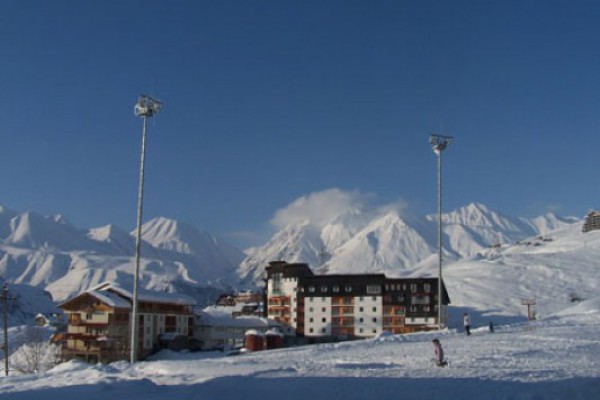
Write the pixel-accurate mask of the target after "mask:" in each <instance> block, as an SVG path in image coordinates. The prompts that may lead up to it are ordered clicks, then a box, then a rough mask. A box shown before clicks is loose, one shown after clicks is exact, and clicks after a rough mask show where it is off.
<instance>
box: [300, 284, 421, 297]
mask: <svg viewBox="0 0 600 400" xmlns="http://www.w3.org/2000/svg"><path fill="white" fill-rule="evenodd" d="M384 287H385V290H386V291H406V290H407V289H408V288H409V287H410V291H411V293H416V292H418V291H419V285H418V284H417V283H411V284H410V285H408V284H406V283H402V284H400V283H386V284H385V286H384ZM343 289H344V292H346V293H352V291H353V287H352V285H345V286H344V287H343ZM319 290H320V292H321V293H327V292H328V291H329V286H327V285H321V286H320V287H319ZM340 290H341V287H340V285H333V286H332V288H331V291H332V292H333V293H339V292H340ZM316 291H317V287H316V286H314V285H311V286H309V287H308V292H309V293H315V292H316ZM366 291H367V294H381V285H367V288H366ZM423 291H424V292H425V293H430V292H431V284H430V283H424V284H423Z"/></svg>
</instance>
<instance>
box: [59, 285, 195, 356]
mask: <svg viewBox="0 0 600 400" xmlns="http://www.w3.org/2000/svg"><path fill="white" fill-rule="evenodd" d="M132 298H133V296H132V294H131V293H130V292H129V291H127V290H125V289H123V288H121V287H119V286H118V285H116V284H111V283H104V284H101V285H98V286H96V287H94V288H92V289H90V290H87V291H85V292H83V293H80V294H78V295H77V296H75V297H73V298H71V299H69V300H67V301H65V302H64V303H62V304H60V305H59V307H60V308H62V309H63V311H64V312H65V314H66V316H67V332H66V334H65V336H64V340H63V358H64V359H66V360H69V359H73V358H80V359H83V360H85V361H88V362H103V363H109V362H113V361H117V360H126V359H128V357H129V352H130V350H129V348H130V347H129V346H130V343H129V342H130V337H131V334H130V332H131V309H132ZM194 305H195V301H194V300H193V299H191V298H190V297H188V296H183V295H178V294H170V293H159V292H150V291H145V290H140V291H139V293H138V312H139V315H138V318H139V324H138V327H139V330H138V346H139V347H138V357H139V358H140V359H143V358H145V357H146V356H148V355H150V354H151V353H152V352H154V351H156V350H157V348H158V347H159V338H160V335H161V334H164V333H174V334H177V335H181V336H185V337H192V336H193V326H194V318H193V313H192V307H193V306H194Z"/></svg>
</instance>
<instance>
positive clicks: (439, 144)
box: [429, 134, 453, 330]
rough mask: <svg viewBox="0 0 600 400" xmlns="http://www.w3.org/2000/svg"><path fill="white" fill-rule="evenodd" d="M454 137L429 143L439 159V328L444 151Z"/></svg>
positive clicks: (437, 138)
mask: <svg viewBox="0 0 600 400" xmlns="http://www.w3.org/2000/svg"><path fill="white" fill-rule="evenodd" d="M452 139H453V138H452V137H450V136H442V135H435V134H432V135H431V136H430V137H429V143H430V144H431V145H432V146H433V152H434V153H435V154H437V159H438V329H439V330H441V329H442V326H443V324H442V151H444V150H445V149H446V147H448V145H449V144H450V142H452Z"/></svg>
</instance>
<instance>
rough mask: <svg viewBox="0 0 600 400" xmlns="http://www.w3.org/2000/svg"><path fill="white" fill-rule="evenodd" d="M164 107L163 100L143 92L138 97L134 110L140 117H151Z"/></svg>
mask: <svg viewBox="0 0 600 400" xmlns="http://www.w3.org/2000/svg"><path fill="white" fill-rule="evenodd" d="M161 109H162V102H161V101H159V100H156V99H154V98H152V97H150V96H147V95H145V94H141V95H140V97H139V98H138V101H137V103H136V104H135V107H134V108H133V112H134V113H135V115H137V116H138V117H151V116H153V115H154V114H158V112H159V111H160V110H161Z"/></svg>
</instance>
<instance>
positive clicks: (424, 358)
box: [0, 298, 600, 400]
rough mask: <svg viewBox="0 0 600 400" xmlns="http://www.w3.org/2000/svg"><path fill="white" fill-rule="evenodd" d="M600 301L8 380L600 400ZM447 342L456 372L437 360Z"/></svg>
mask: <svg viewBox="0 0 600 400" xmlns="http://www.w3.org/2000/svg"><path fill="white" fill-rule="evenodd" d="M599 329H600V298H595V299H591V300H588V301H585V302H582V303H579V304H578V305H576V306H574V307H571V308H569V309H567V310H564V311H562V312H560V313H558V314H556V315H553V316H549V317H547V318H545V319H543V320H540V321H537V322H535V323H532V324H531V325H528V324H527V323H524V324H512V325H504V326H497V327H496V332H495V333H489V332H488V329H487V326H484V327H478V326H474V329H473V334H472V335H471V336H469V337H467V336H465V335H464V334H463V333H462V332H459V331H456V330H451V331H446V332H441V333H438V332H436V333H419V334H412V335H384V336H381V337H378V338H375V339H371V340H364V341H356V342H344V343H334V344H322V345H314V346H305V347H297V348H289V349H281V350H271V351H266V352H257V353H246V354H242V355H239V356H230V357H227V356H224V355H223V354H222V353H173V352H167V351H163V352H161V353H158V354H157V355H155V356H154V357H153V359H151V360H148V361H144V362H140V363H137V364H135V365H134V366H130V365H129V364H128V363H126V362H118V363H114V364H111V365H108V366H102V365H87V364H83V363H78V362H68V363H64V364H61V365H59V366H57V367H55V368H54V369H53V370H50V371H48V372H46V373H43V374H39V375H37V376H35V375H33V376H32V375H29V376H25V375H24V376H11V377H8V378H5V377H2V378H0V395H1V397H2V399H3V400H12V399H21V400H33V399H36V400H37V399H45V400H52V399H61V400H71V399H73V400H75V399H83V398H85V399H90V400H91V399H103V400H104V399H107V398H121V399H128V400H137V399H140V400H142V399H144V400H147V399H203V400H208V399H215V400H217V399H218V400H228V399H245V400H254V399H257V400H258V399H265V398H281V399H287V400H301V399H302V400H305V399H311V400H319V399H327V400H331V399H376V398H379V399H383V398H401V399H420V400H423V399H434V398H444V399H458V398H470V399H496V400H509V399H536V400H550V399H552V400H553V399H573V400H576V399H582V400H583V399H585V400H590V399H598V398H600V359H599V358H598V353H599V351H600V337H599V336H598V331H599ZM434 337H437V338H439V339H440V340H441V342H442V345H443V347H444V349H445V352H446V356H447V358H448V359H449V360H450V367H448V368H439V367H436V366H435V365H434V363H433V350H432V345H431V340H432V339H433V338H434Z"/></svg>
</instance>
